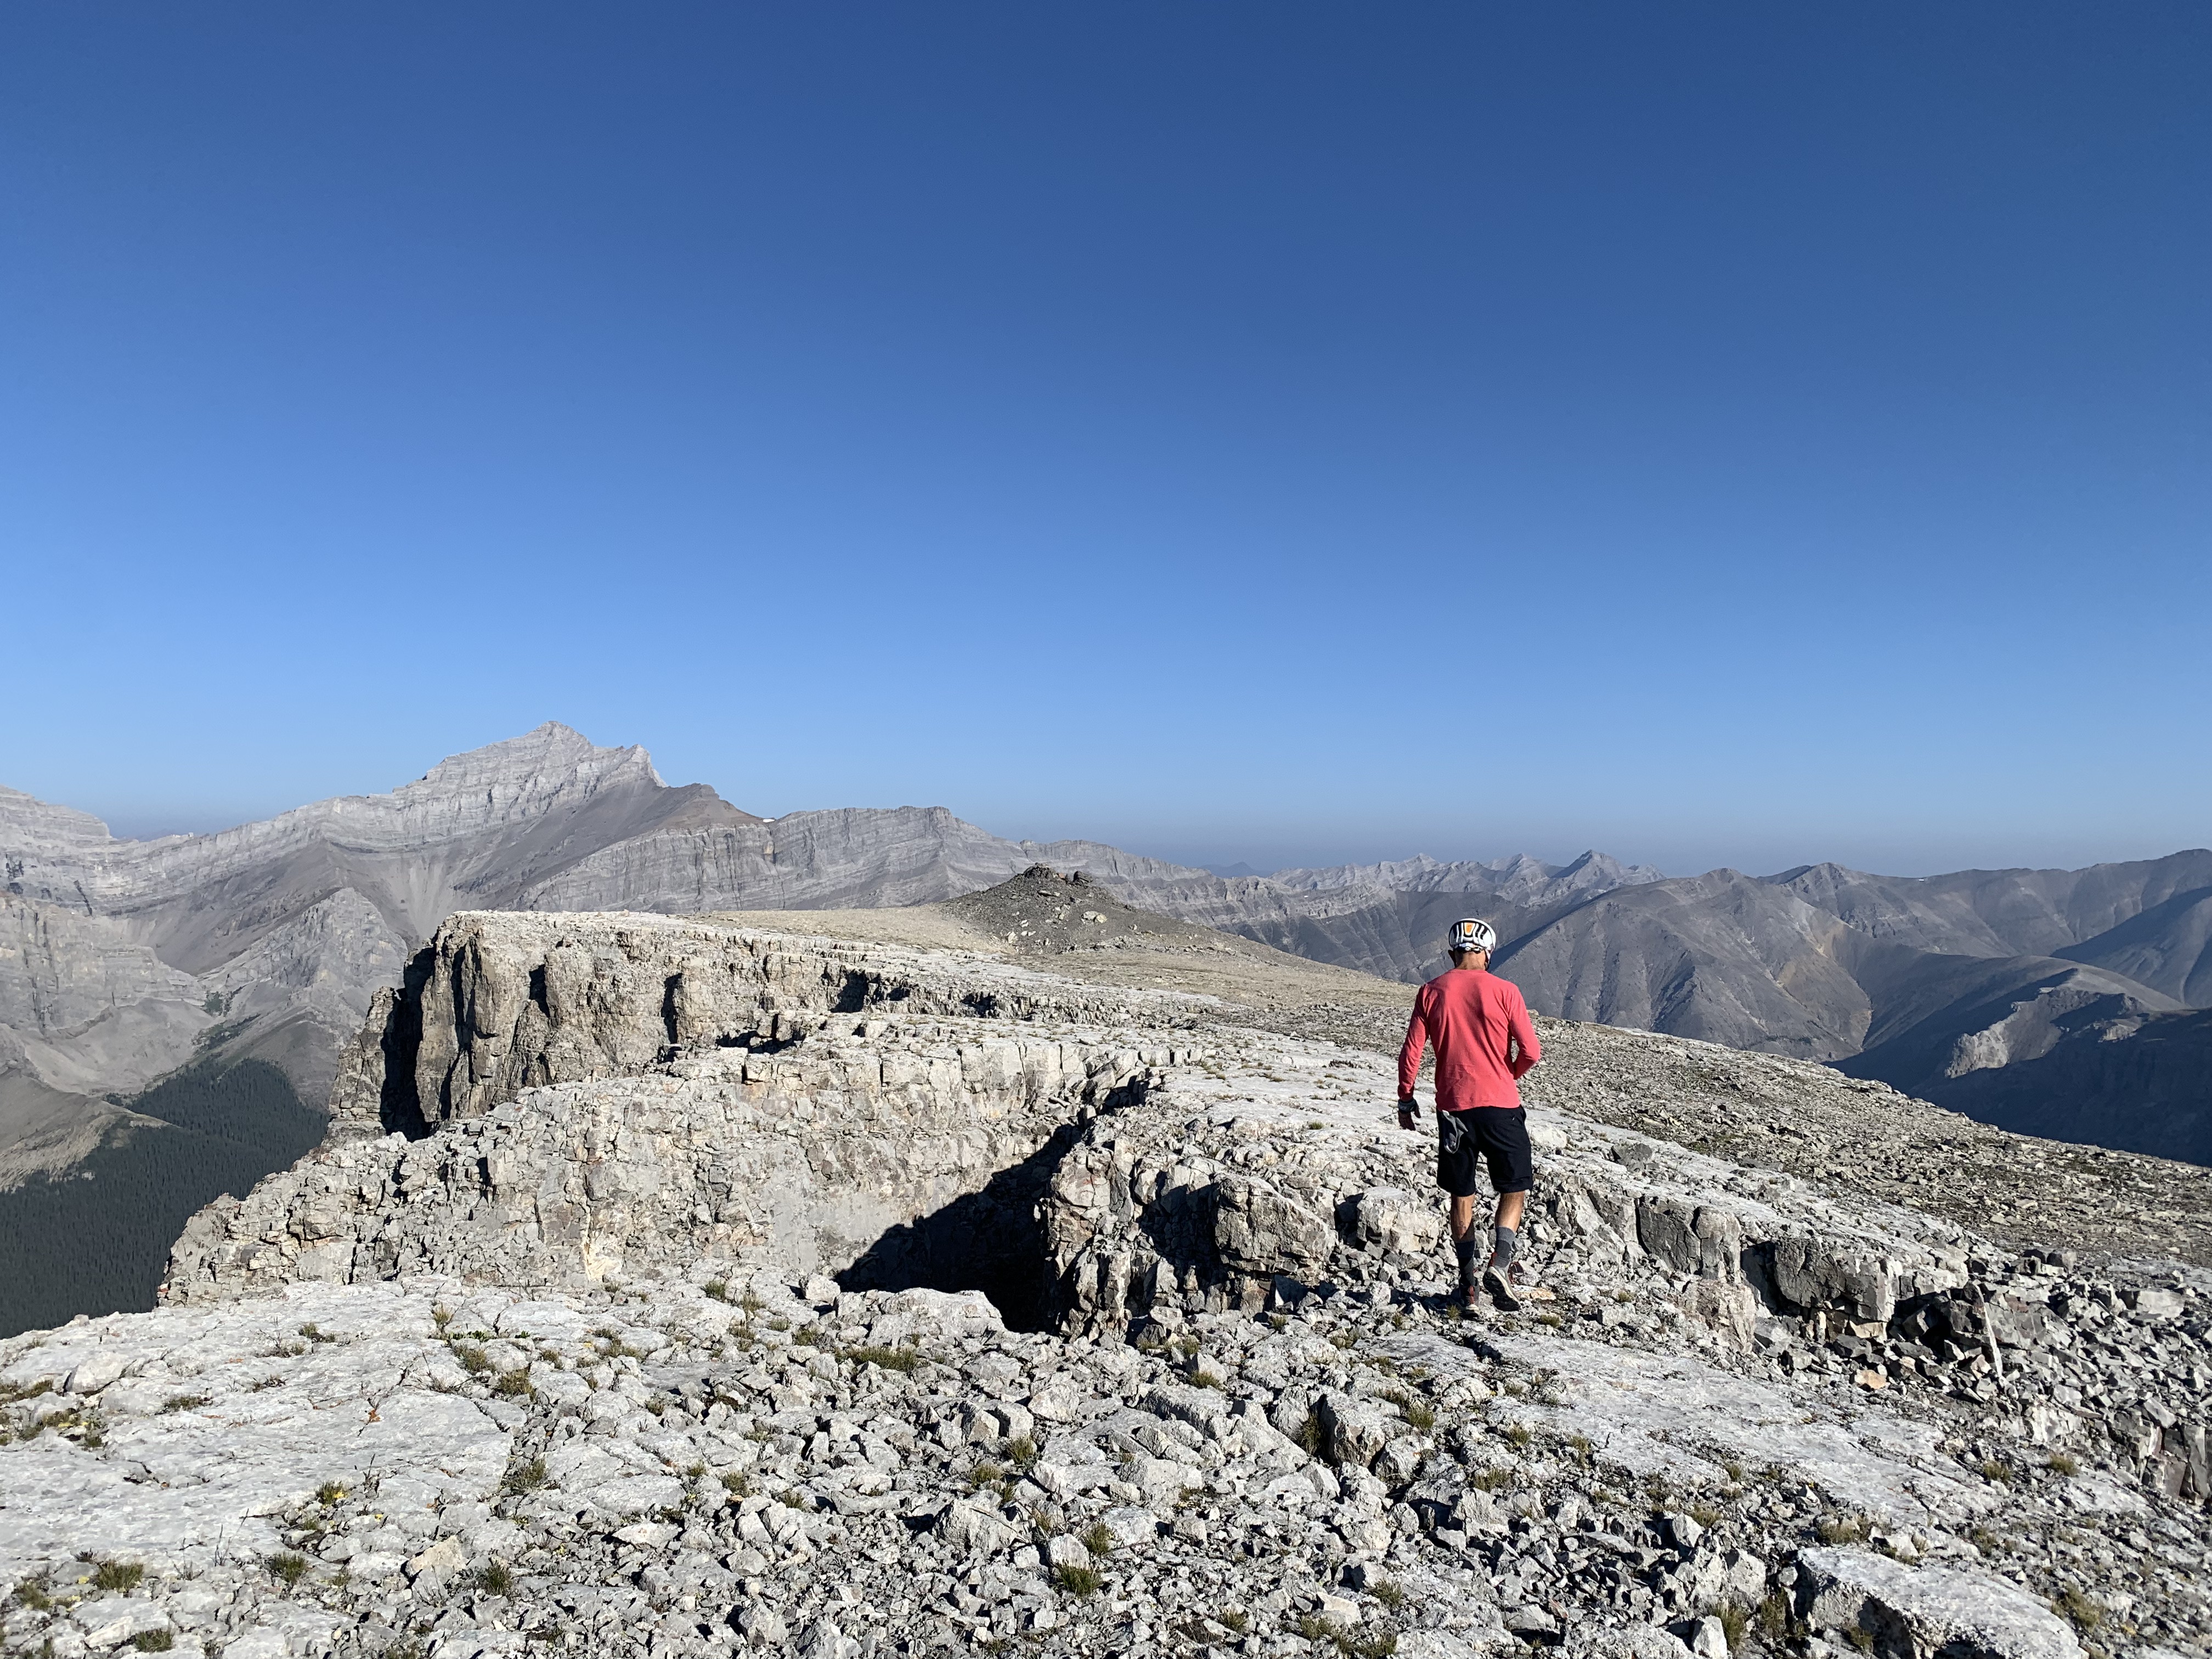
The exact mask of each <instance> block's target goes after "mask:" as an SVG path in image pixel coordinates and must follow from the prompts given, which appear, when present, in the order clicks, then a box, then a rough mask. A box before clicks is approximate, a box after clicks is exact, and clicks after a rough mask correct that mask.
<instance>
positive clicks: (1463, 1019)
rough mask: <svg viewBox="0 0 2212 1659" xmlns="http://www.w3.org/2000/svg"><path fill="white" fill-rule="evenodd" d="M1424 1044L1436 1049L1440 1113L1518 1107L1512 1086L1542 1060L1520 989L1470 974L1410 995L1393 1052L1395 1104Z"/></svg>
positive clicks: (1446, 977)
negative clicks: (1407, 1016)
mask: <svg viewBox="0 0 2212 1659" xmlns="http://www.w3.org/2000/svg"><path fill="white" fill-rule="evenodd" d="M1430 1043H1434V1044H1435V1045H1436V1049H1437V1106H1438V1107H1439V1108H1440V1109H1443V1110H1444V1111H1447V1112H1463V1111H1466V1110H1467V1109H1468V1108H1470V1107H1474V1106H1507V1107H1511V1106H1518V1105H1519V1104H1520V1103H1521V1091H1520V1090H1519V1088H1517V1087H1516V1085H1517V1084H1518V1083H1519V1082H1520V1080H1521V1079H1522V1077H1524V1076H1525V1075H1527V1073H1528V1068H1529V1067H1530V1066H1534V1064H1535V1063H1536V1062H1537V1061H1538V1060H1541V1059H1542V1058H1543V1057H1544V1048H1543V1045H1542V1044H1541V1043H1540V1042H1537V1041H1536V1028H1535V1026H1534V1024H1531V1023H1530V1021H1529V1018H1528V1004H1527V1003H1525V1002H1523V1001H1522V1000H1521V987H1519V986H1517V985H1516V984H1514V983H1513V981H1510V980H1506V979H1500V978H1498V975H1495V974H1493V973H1490V972H1488V971H1487V970H1478V969H1472V968H1455V969H1452V970H1451V971H1450V972H1449V973H1446V974H1439V975H1437V977H1436V978H1434V979H1432V980H1431V981H1429V982H1428V983H1427V984H1426V985H1424V986H1423V987H1421V988H1420V990H1419V993H1418V994H1415V996H1414V998H1413V1020H1412V1022H1411V1023H1410V1024H1408V1025H1407V1027H1406V1046H1405V1047H1404V1048H1401V1049H1400V1050H1399V1051H1398V1098H1399V1099H1401V1100H1403V1099H1405V1098H1406V1097H1407V1096H1408V1095H1410V1094H1412V1093H1413V1079H1415V1078H1417V1077H1419V1076H1420V1074H1421V1050H1422V1049H1423V1048H1425V1047H1427V1046H1428V1045H1429V1044H1430Z"/></svg>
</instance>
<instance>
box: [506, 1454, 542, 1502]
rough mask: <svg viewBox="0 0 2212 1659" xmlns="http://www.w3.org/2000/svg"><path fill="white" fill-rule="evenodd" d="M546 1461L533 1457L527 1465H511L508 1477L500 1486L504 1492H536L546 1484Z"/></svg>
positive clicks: (508, 1469)
mask: <svg viewBox="0 0 2212 1659" xmlns="http://www.w3.org/2000/svg"><path fill="white" fill-rule="evenodd" d="M545 1478H546V1477H545V1460H544V1458H542V1457H533V1458H532V1459H531V1460H530V1461H529V1462H527V1463H514V1464H510V1465H509V1466H508V1467H507V1474H506V1477H505V1478H504V1479H503V1480H501V1481H500V1483H499V1484H500V1487H501V1490H502V1491H504V1492H517V1493H520V1492H536V1491H537V1490H538V1488H539V1487H540V1486H544V1484H545Z"/></svg>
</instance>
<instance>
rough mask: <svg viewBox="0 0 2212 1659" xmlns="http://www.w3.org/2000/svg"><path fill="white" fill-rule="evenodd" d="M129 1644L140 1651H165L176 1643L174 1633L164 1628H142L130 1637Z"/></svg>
mask: <svg viewBox="0 0 2212 1659" xmlns="http://www.w3.org/2000/svg"><path fill="white" fill-rule="evenodd" d="M176 1645H177V1638H176V1635H175V1633H174V1632H170V1631H166V1630H142V1631H140V1632H138V1633H137V1635H136V1636H134V1637H132V1638H131V1646H132V1647H134V1648H136V1649H137V1650H138V1651H139V1652H141V1653H167V1651H168V1650H170V1649H171V1648H173V1647H174V1646H176Z"/></svg>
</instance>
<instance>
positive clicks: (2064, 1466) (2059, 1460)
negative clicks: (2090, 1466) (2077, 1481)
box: [2044, 1452, 2081, 1475]
mask: <svg viewBox="0 0 2212 1659" xmlns="http://www.w3.org/2000/svg"><path fill="white" fill-rule="evenodd" d="M2044 1467H2045V1468H2048V1469H2049V1470H2050V1471H2051V1474H2063V1475H2074V1474H2080V1473H2081V1464H2079V1463H2077V1462H2075V1461H2074V1459H2072V1458H2071V1457H2069V1456H2068V1455H2066V1454H2065V1453H2064V1452H2053V1453H2051V1455H2050V1457H2049V1458H2047V1459H2046V1460H2045V1463H2044Z"/></svg>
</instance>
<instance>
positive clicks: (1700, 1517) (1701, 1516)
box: [1690, 1504, 1722, 1532]
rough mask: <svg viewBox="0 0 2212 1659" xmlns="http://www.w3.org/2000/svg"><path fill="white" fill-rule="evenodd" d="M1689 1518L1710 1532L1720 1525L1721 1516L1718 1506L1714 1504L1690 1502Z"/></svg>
mask: <svg viewBox="0 0 2212 1659" xmlns="http://www.w3.org/2000/svg"><path fill="white" fill-rule="evenodd" d="M1690 1519H1691V1520H1692V1521H1694V1522H1697V1523H1698V1524H1699V1526H1701V1527H1703V1528H1705V1530H1706V1531H1708V1532H1710V1531H1711V1530H1712V1529H1713V1528H1715V1527H1717V1526H1718V1525H1720V1523H1721V1520H1722V1516H1721V1511H1720V1510H1719V1508H1718V1507H1717V1505H1715V1504H1691V1505H1690Z"/></svg>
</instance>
